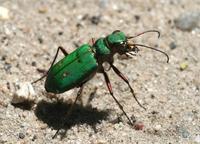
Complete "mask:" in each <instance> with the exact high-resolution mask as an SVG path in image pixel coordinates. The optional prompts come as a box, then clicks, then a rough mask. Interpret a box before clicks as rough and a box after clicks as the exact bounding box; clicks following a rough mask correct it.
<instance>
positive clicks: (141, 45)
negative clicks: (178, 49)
mask: <svg viewBox="0 0 200 144" xmlns="http://www.w3.org/2000/svg"><path fill="white" fill-rule="evenodd" d="M132 46H140V47H145V48H148V49H152V50H154V51H158V52H160V53H162V54H164V55H165V56H166V57H167V63H168V62H169V56H168V54H167V53H166V52H164V51H161V50H159V49H156V48H154V47H150V46H146V45H143V44H133V45H132Z"/></svg>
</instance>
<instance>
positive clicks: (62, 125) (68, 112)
mask: <svg viewBox="0 0 200 144" xmlns="http://www.w3.org/2000/svg"><path fill="white" fill-rule="evenodd" d="M83 87H84V85H83V84H82V85H81V86H80V89H79V91H78V93H77V96H76V99H75V100H74V102H73V104H72V105H71V106H70V108H69V110H68V111H67V114H66V118H69V116H70V115H71V113H72V110H73V108H74V105H75V104H76V102H77V100H78V99H79V98H80V97H81V95H82V91H83ZM65 121H66V119H65ZM65 124H66V122H64V123H62V124H61V127H60V128H59V129H58V130H57V131H56V133H55V134H54V136H53V137H52V138H55V137H56V135H57V134H58V132H59V131H60V129H61V128H62V127H64V126H65Z"/></svg>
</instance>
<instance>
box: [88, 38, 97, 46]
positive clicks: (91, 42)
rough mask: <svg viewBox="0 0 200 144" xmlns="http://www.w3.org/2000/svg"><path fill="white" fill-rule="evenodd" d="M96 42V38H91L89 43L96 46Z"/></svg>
mask: <svg viewBox="0 0 200 144" xmlns="http://www.w3.org/2000/svg"><path fill="white" fill-rule="evenodd" d="M95 41H96V39H95V38H91V39H90V40H89V42H88V43H89V45H94V43H95Z"/></svg>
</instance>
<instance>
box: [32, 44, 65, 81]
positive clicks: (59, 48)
mask: <svg viewBox="0 0 200 144" xmlns="http://www.w3.org/2000/svg"><path fill="white" fill-rule="evenodd" d="M59 50H61V51H62V53H63V54H64V55H65V56H67V55H68V53H67V51H66V50H65V49H64V48H63V47H61V46H59V47H58V49H57V52H56V55H55V56H54V59H53V62H52V63H51V66H50V68H49V70H50V69H51V67H52V66H53V64H54V63H55V61H56V58H57V57H58V52H59ZM49 70H48V71H47V72H46V74H44V75H43V76H42V77H41V78H39V79H37V80H35V81H34V82H32V83H31V84H34V83H37V82H38V81H40V80H42V79H43V78H45V77H46V76H47V75H48V72H49Z"/></svg>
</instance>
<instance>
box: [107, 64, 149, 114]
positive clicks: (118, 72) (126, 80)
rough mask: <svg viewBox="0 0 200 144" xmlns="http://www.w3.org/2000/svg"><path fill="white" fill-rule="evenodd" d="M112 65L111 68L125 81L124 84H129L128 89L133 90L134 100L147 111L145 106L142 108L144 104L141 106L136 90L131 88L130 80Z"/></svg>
mask: <svg viewBox="0 0 200 144" xmlns="http://www.w3.org/2000/svg"><path fill="white" fill-rule="evenodd" d="M110 65H111V68H112V69H113V70H114V72H115V73H116V74H117V75H118V76H119V77H120V78H121V79H123V80H124V82H126V83H127V85H128V87H129V88H130V90H131V93H132V95H133V98H134V99H135V100H136V102H137V103H138V105H139V106H140V107H142V108H143V109H144V110H146V108H145V107H144V106H142V104H140V102H139V101H138V99H137V97H136V96H135V93H134V90H133V88H132V87H131V85H130V83H129V81H128V79H127V78H126V77H125V76H124V75H123V74H122V73H121V72H120V71H119V70H118V69H117V68H116V67H115V66H114V65H113V64H110Z"/></svg>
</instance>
